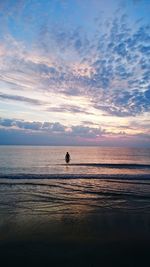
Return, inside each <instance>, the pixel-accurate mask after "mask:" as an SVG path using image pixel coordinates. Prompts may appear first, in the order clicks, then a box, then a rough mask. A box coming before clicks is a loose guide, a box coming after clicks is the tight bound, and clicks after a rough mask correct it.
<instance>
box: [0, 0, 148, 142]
mask: <svg viewBox="0 0 150 267" xmlns="http://www.w3.org/2000/svg"><path fill="white" fill-rule="evenodd" d="M149 14H150V1H149V0H115V1H114V0H0V144H2V145H5V144H13V145H15V144H16V145H21V144H24V145H99V146H125V147H126V146H127V147H128V146H140V147H147V146H149V147H150V16H149Z"/></svg>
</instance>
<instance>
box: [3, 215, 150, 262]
mask: <svg viewBox="0 0 150 267" xmlns="http://www.w3.org/2000/svg"><path fill="white" fill-rule="evenodd" d="M149 245H150V218H149V215H148V214H143V213H142V212H141V213H139V212H138V213H137V214H135V213H133V212H132V211H130V212H129V211H128V212H121V211H120V212H117V211H113V212H112V211H110V212H105V211H104V210H100V211H99V212H98V211H96V213H94V212H93V213H87V214H86V215H85V214H84V216H83V215H82V214H77V213H76V214H69V213H68V214H63V213H62V214H60V213H59V214H58V215H55V216H47V215H38V216H37V215H36V216H32V215H28V216H26V215H25V214H24V216H23V215H21V216H20V215H19V214H18V215H15V216H10V217H9V216H6V217H5V216H4V217H3V223H2V219H1V225H0V254H1V262H3V265H2V266H12V265H13V266H68V267H71V266H132V267H133V266H148V265H147V264H148V262H149Z"/></svg>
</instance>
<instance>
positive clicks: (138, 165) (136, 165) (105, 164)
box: [58, 163, 150, 169]
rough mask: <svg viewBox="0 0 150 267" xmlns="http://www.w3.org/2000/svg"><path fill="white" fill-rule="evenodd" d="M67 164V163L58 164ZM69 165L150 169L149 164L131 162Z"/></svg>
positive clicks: (77, 164)
mask: <svg viewBox="0 0 150 267" xmlns="http://www.w3.org/2000/svg"><path fill="white" fill-rule="evenodd" d="M58 165H61V166H66V164H58ZM69 166H85V167H97V168H98V167H99V168H115V169H150V165H149V164H136V163H133V164H130V163H71V164H69Z"/></svg>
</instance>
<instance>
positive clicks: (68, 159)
mask: <svg viewBox="0 0 150 267" xmlns="http://www.w3.org/2000/svg"><path fill="white" fill-rule="evenodd" d="M65 161H66V163H69V161H70V155H69V153H68V152H67V153H66V156H65Z"/></svg>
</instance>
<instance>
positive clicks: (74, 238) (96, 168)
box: [0, 146, 150, 266]
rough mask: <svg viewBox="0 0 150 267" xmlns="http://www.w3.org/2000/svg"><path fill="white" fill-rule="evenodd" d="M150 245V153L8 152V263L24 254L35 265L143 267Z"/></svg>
mask: <svg viewBox="0 0 150 267" xmlns="http://www.w3.org/2000/svg"><path fill="white" fill-rule="evenodd" d="M67 151H68V152H69V153H70V155H71V161H70V163H69V164H68V165H66V163H65V160H64V158H65V154H66V152H67ZM31 244H32V245H31ZM149 245H150V149H148V148H143V149H142V148H103V147H45V146H37V147H36V146H1V147H0V249H1V251H2V254H3V255H4V258H5V257H6V255H7V254H8V255H10V258H13V257H14V255H18V251H19V253H20V255H21V256H20V257H23V258H24V260H25V262H26V264H28V265H29V262H27V259H26V257H25V255H28V258H29V259H30V263H31V262H32V261H33V255H34V261H36V260H35V258H36V259H37V263H38V262H43V258H44V259H45V261H46V260H47V261H48V263H50V262H51V264H52V266H60V265H62V266H100V265H99V264H98V263H97V262H98V261H99V260H101V262H103V264H105V266H107V264H108V266H113V264H114V265H115V266H116V265H117V264H116V263H117V260H119V263H118V266H138V264H139V266H142V264H143V262H142V258H143V257H144V258H145V264H146V259H147V258H148V255H149V254H148V247H149ZM62 248H63V249H62ZM87 251H88V256H87ZM118 251H120V252H119V253H120V256H119V258H118V256H117V255H118ZM125 251H126V252H125ZM131 251H132V253H131ZM139 252H140V254H139ZM126 253H128V256H127V257H125V254H126ZM37 254H38V257H37ZM12 255H13V256H12ZM58 255H59V257H58ZM108 255H109V256H110V257H107V256H108ZM139 255H141V258H139V257H138V256H139ZM99 257H101V258H100V259H99ZM122 257H125V259H124V264H123V262H122ZM6 258H7V257H6ZM10 258H9V257H8V265H9V264H10V262H9V260H10ZM20 260H21V259H20V258H19V264H20ZM14 261H15V262H17V261H18V256H16V257H15V258H14ZM62 263H63V264H64V265H63V264H62ZM112 263H113V264H112ZM45 264H46V263H45ZM32 266H33V264H32ZM49 266H50V265H49ZM143 266H144V265H143Z"/></svg>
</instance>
